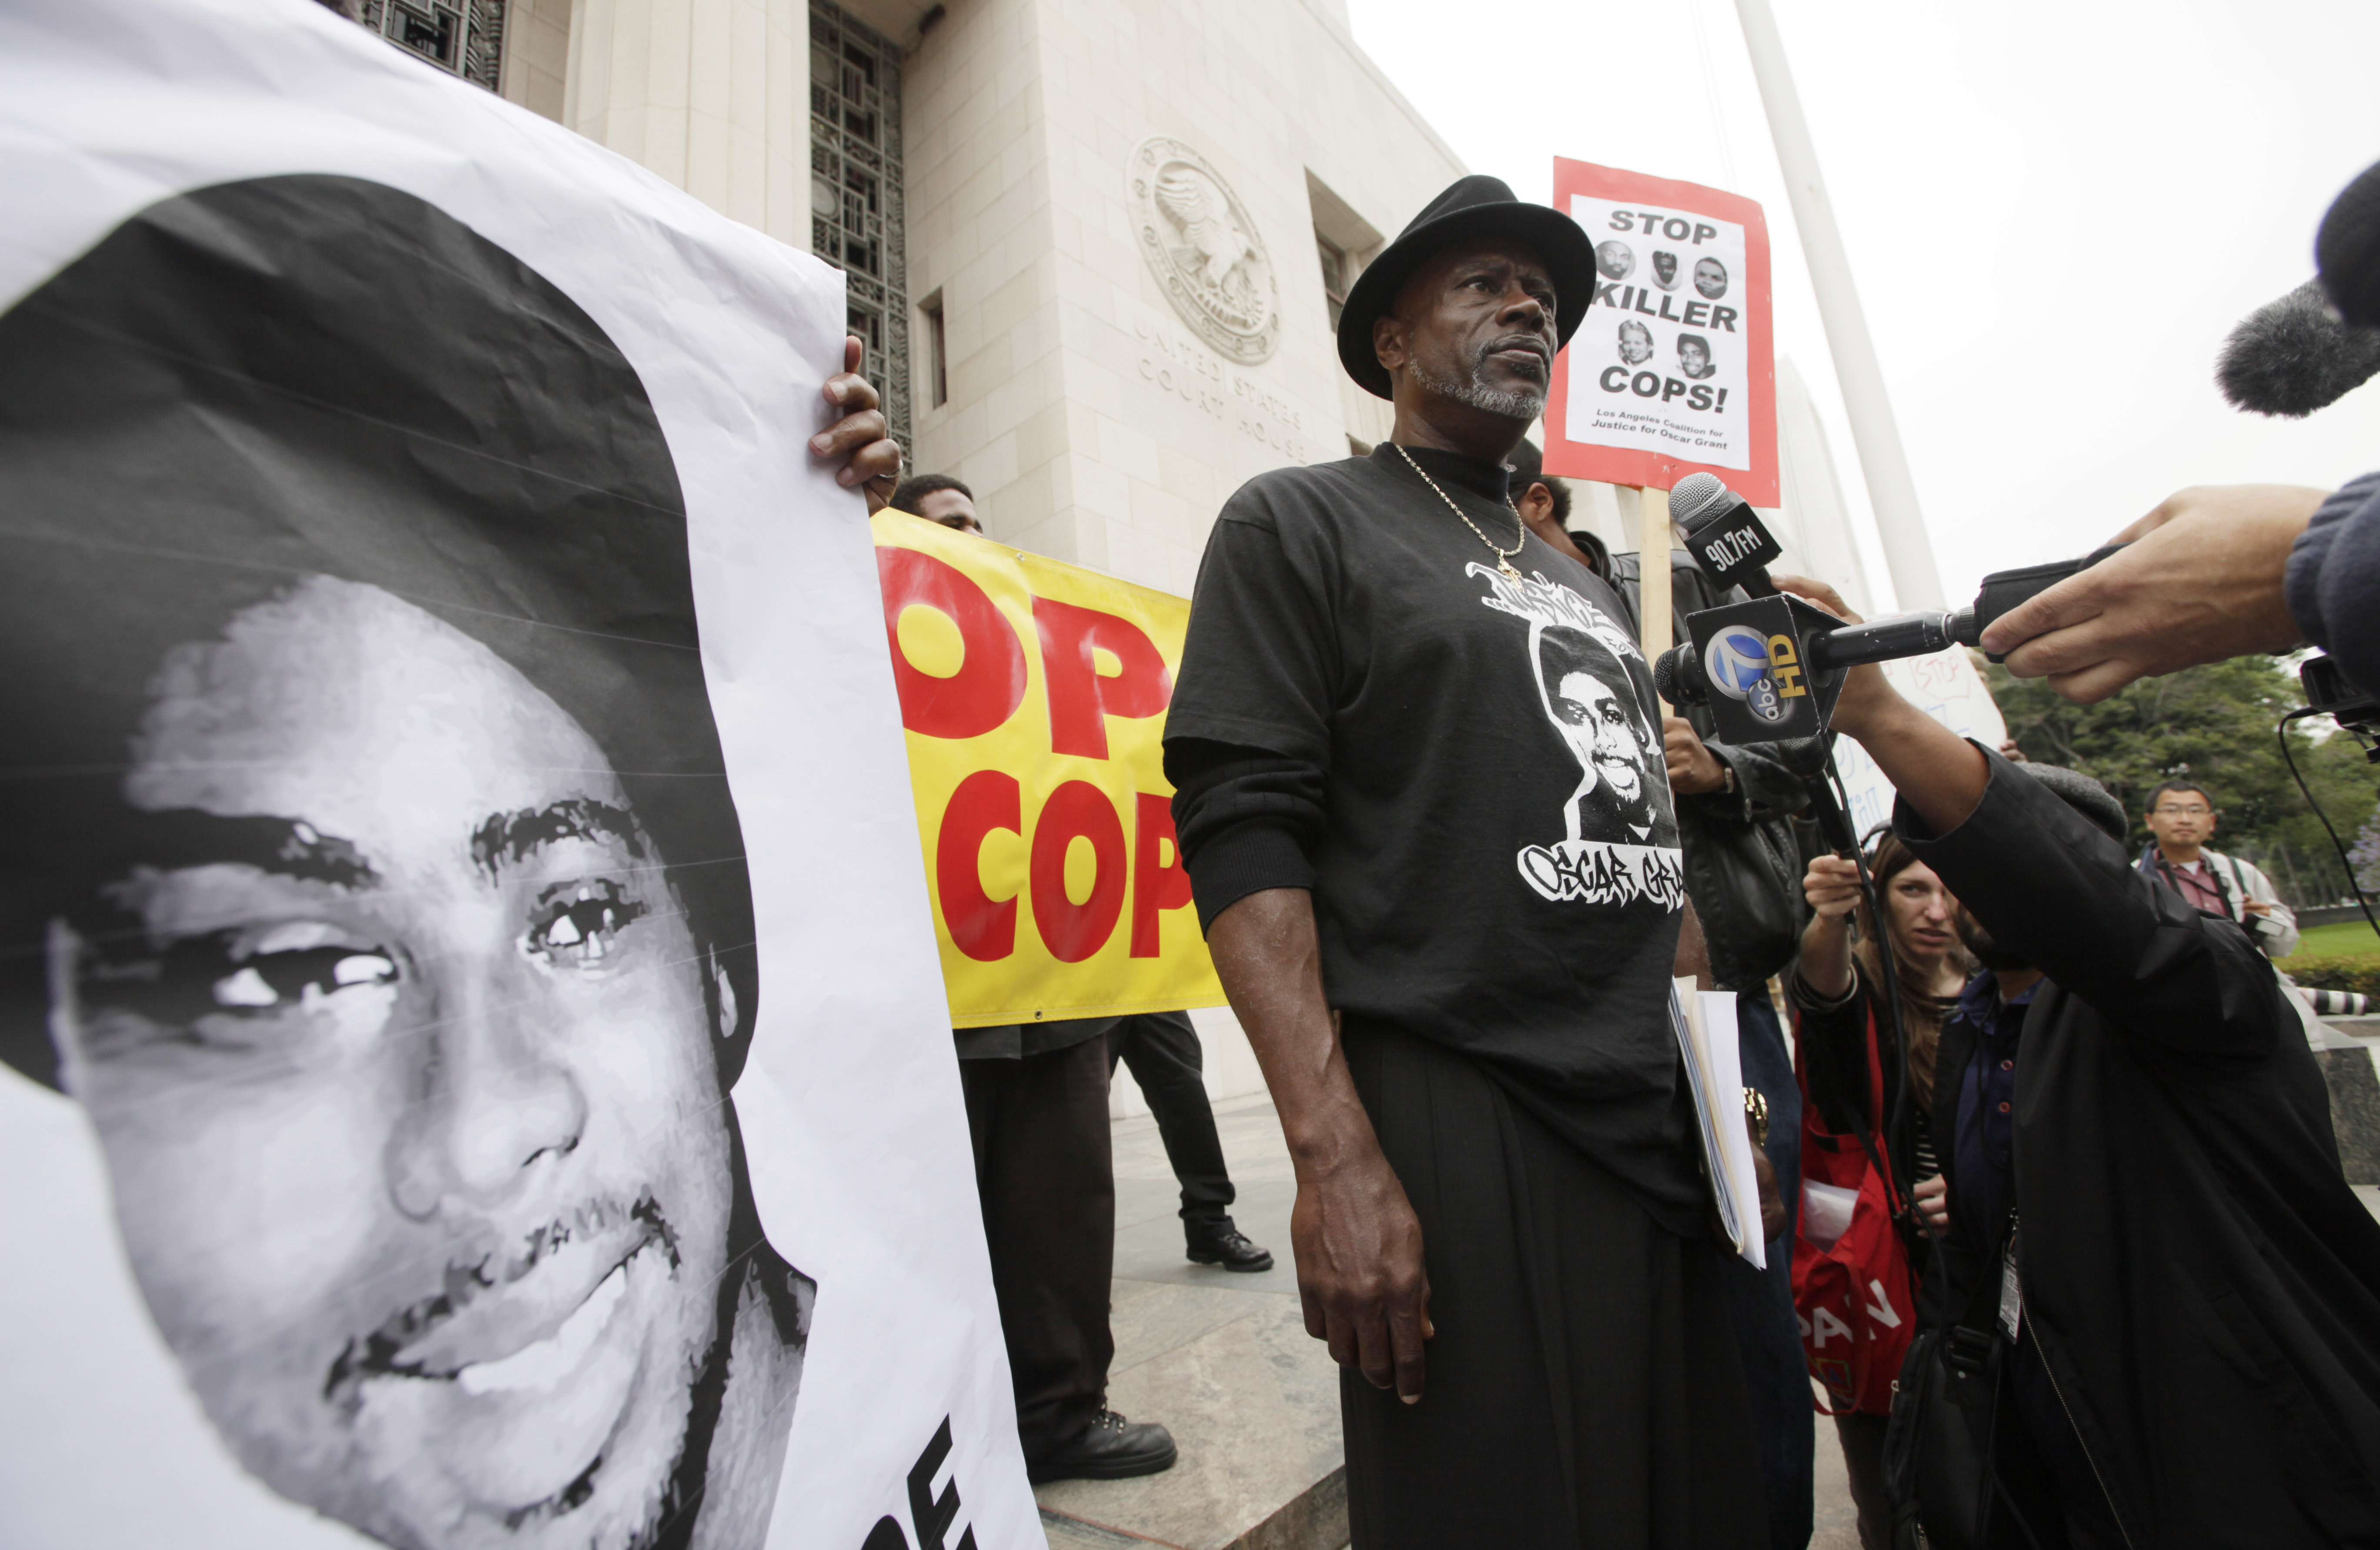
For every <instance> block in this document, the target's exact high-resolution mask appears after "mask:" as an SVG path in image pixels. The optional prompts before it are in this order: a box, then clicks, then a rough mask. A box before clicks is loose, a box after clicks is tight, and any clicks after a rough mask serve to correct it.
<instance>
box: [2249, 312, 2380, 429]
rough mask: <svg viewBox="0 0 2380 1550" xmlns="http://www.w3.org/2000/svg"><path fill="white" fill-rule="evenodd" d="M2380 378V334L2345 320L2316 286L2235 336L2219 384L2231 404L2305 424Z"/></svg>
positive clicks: (2253, 317)
mask: <svg viewBox="0 0 2380 1550" xmlns="http://www.w3.org/2000/svg"><path fill="white" fill-rule="evenodd" d="M2375 372H2380V328H2358V327H2356V326H2355V325H2354V324H2352V323H2349V322H2344V321H2340V319H2339V317H2338V314H2337V313H2335V312H2334V311H2333V310H2332V309H2331V305H2330V301H2329V298H2328V297H2325V295H2324V294H2323V288H2322V282H2321V281H2319V280H2309V281H2307V282H2306V283H2305V284H2304V285H2300V286H2299V287H2298V288H2297V289H2296V290H2293V291H2291V292H2290V293H2289V295H2287V296H2285V297H2281V298H2280V299H2279V300H2278V301H2269V302H2266V303H2265V305H2264V306H2262V307H2259V308H2257V309H2255V310H2254V311H2253V312H2251V313H2249V314H2248V316H2247V317H2246V318H2245V319H2243V320H2242V321H2240V326H2239V327H2237V328H2235V329H2233V330H2232V331H2231V336H2230V337H2229V338H2228V339H2226V340H2225V341H2224V342H2223V353H2222V354H2221V355H2220V356H2218V357H2216V362H2215V380H2216V383H2217V384H2218V385H2220V386H2221V388H2222V389H2223V396H2224V397H2226V398H2228V399H2229V400H2230V401H2231V404H2232V406H2233V407H2235V408H2240V409H2246V410H2250V411H2252V412H2253V413H2255V414H2260V415H2275V416H2286V417H2287V418H2291V419H2301V418H2304V417H2305V416H2307V415H2310V414H2312V413H2313V412H2314V411H2315V410H2316V409H2319V408H2322V407H2324V406H2325V405H2329V404H2333V403H2336V402H2338V400H2339V399H2341V398H2344V397H2346V396H2347V395H2348V394H2350V393H2352V392H2354V391H2355V390H2356V389H2357V388H2360V387H2362V385H2363V384H2364V383H2365V382H2366V381H2370V380H2371V378H2372V376H2373V375H2374V373H2375Z"/></svg>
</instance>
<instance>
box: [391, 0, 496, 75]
mask: <svg viewBox="0 0 2380 1550" xmlns="http://www.w3.org/2000/svg"><path fill="white" fill-rule="evenodd" d="M360 10H361V13H362V21H363V24H364V25H365V26H366V27H369V28H370V29H371V30H373V31H375V32H377V33H379V34H380V35H381V36H382V37H383V38H386V39H387V40H388V41H389V42H393V43H395V45H396V46H397V47H399V48H401V49H404V50H405V51H406V52H407V53H408V54H419V55H420V56H421V57H422V58H424V59H427V60H429V61H430V62H431V64H432V65H435V66H437V67H439V68H440V69H442V70H452V71H453V72H454V73H455V74H456V75H458V76H461V77H462V78H463V79H465V80H468V81H469V82H470V83H471V84H472V85H474V86H484V87H486V88H487V89H488V90H489V91H495V90H496V78H497V72H498V71H499V70H501V69H502V68H503V67H504V0H363V5H362V6H361V7H360Z"/></svg>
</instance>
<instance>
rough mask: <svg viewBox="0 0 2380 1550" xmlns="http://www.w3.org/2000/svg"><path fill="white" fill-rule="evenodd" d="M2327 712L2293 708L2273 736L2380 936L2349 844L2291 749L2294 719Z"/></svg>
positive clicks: (2349, 890)
mask: <svg viewBox="0 0 2380 1550" xmlns="http://www.w3.org/2000/svg"><path fill="white" fill-rule="evenodd" d="M2325 714H2327V712H2325V711H2321V710H2316V709H2315V708H2313V707H2312V706H2306V707H2303V708H2300V709H2296V710H2292V711H2290V712H2289V714H2288V715H2286V716H2284V717H2282V718H2281V723H2280V725H2279V726H2277V727H2276V728H2274V729H2273V735H2274V736H2275V737H2277V738H2278V739H2280V744H2281V762H2282V763H2283V764H2286V765H2288V766H2289V779H2290V780H2292V781H2296V782H2297V783H2298V790H2299V791H2300V792H2301V793H2304V795H2305V799H2306V805H2307V806H2309V807H2311V808H2313V816H2314V817H2317V818H2320V819H2321V820H2322V831H2323V832H2324V833H2325V834H2327V835H2329V836H2330V848H2331V849H2333V850H2335V851H2337V852H2338V865H2339V866H2342V867H2344V868H2345V869H2346V872H2347V895H2348V897H2349V898H2350V899H2352V900H2354V901H2355V907H2356V908H2357V909H2359V910H2362V912H2363V923H2364V924H2365V925H2367V926H2371V927H2372V931H2373V934H2374V936H2380V920H2374V919H2373V918H2372V904H2371V902H2370V901H2369V900H2367V899H2365V898H2364V897H2363V885H2362V883H2361V882H2358V881H2357V880H2356V877H2355V861H2354V858H2353V857H2351V856H2350V855H2349V854H2347V846H2346V845H2345V844H2344V843H2342V842H2340V840H2339V838H2338V829H2333V828H2332V827H2331V826H2330V815H2329V814H2328V813H2325V812H2324V811H2323V810H2322V804H2321V803H2319V802H2317V801H2315V800H2314V795H2313V787H2312V786H2309V785H2307V784H2306V778H2305V776H2304V775H2302V774H2301V773H2300V772H2299V770H2298V759H2297V755H2296V754H2295V753H2294V752H2292V751H2291V750H2290V748H2289V723H2290V722H2291V721H2301V720H2303V719H2304V718H2306V717H2308V716H2321V715H2325Z"/></svg>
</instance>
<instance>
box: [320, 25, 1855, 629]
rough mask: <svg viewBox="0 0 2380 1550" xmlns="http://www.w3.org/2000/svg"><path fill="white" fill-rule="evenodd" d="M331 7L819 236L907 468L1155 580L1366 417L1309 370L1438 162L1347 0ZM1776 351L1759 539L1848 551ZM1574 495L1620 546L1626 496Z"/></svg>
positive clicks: (1029, 531) (1042, 540) (1628, 541)
mask: <svg viewBox="0 0 2380 1550" xmlns="http://www.w3.org/2000/svg"><path fill="white" fill-rule="evenodd" d="M362 8H363V12H364V19H365V22H366V24H367V25H369V26H371V27H374V28H376V29H378V30H381V31H383V33H384V34H386V35H387V36H388V37H389V38H390V39H391V41H392V42H396V43H398V44H399V45H400V46H405V47H409V48H412V49H413V50H414V51H415V52H417V53H419V54H423V55H424V56H425V57H428V58H430V59H431V60H432V61H434V62H436V63H438V64H440V65H442V66H443V67H446V68H449V69H453V70H455V71H456V72H457V73H459V74H462V75H464V76H466V77H467V78H468V79H473V80H476V81H478V82H479V83H480V84H481V85H483V86H486V87H488V88H489V89H491V90H492V91H501V92H502V93H503V94H504V96H506V97H508V98H511V99H512V100H513V101H515V102H517V103H523V104H524V105H526V106H528V107H529V108H531V109H533V110H535V111H536V112H538V113H541V114H543V115H546V116H547V117H549V118H553V119H555V120H558V121H559V122H561V123H563V124H565V125H567V126H569V127H571V128H573V129H576V130H577V131H578V132H580V133H581V134H584V135H587V136H589V138H591V139H596V140H600V141H601V142H602V143H603V144H605V145H607V146H609V147H611V148H612V149H613V150H615V151H619V152H621V153H622V154H623V155H625V156H628V157H630V158H632V159H633V160H635V161H637V162H639V163H643V164H644V165H645V166H647V167H649V168H650V169H652V170H653V171H654V172H656V173H659V174H660V175H661V176H663V177H666V178H668V179H669V180H670V181H671V182H673V183H675V184H677V185H679V186H681V187H683V188H686V189H687V190H688V191H690V192H692V193H693V194H695V195H697V196H698V197H699V198H700V199H702V200H705V201H706V202H708V203H710V205H712V206H714V207H715V208H717V209H719V210H721V211H722V212H725V213H727V214H729V215H731V216H734V217H735V218H736V219H738V220H741V221H745V222H747V223H748V224H752V225H755V226H758V227H759V228H760V229H761V230H763V231H766V232H768V233H769V234H770V235H771V236H776V237H778V238H780V239H782V240H783V241H785V242H788V243H791V244H793V245H794V246H795V247H798V248H804V249H807V250H808V251H811V252H814V253H817V254H818V255H819V256H820V257H821V258H824V259H827V260H830V261H832V262H833V263H835V264H837V265H838V266H840V267H841V268H842V269H843V270H844V272H845V273H846V274H847V275H848V276H849V277H850V284H851V301H850V307H851V321H852V329H853V331H854V332H855V333H858V334H860V335H861V336H862V337H863V338H864V339H865V340H866V341H867V342H868V361H867V370H868V374H869V376H870V377H871V378H872V379H873V380H874V381H877V382H878V383H879V384H880V386H882V387H883V388H884V390H885V392H886V394H887V397H888V400H889V403H888V407H889V408H890V409H891V412H892V419H893V423H894V426H895V428H896V434H898V435H899V436H900V437H901V439H902V441H903V443H904V444H905V446H906V447H908V448H909V451H910V462H909V466H910V467H911V468H912V469H913V470H915V471H921V472H944V473H953V474H956V475H957V476H958V477H959V478H963V479H965V481H966V482H967V483H968V484H969V485H970V486H972V487H973V488H974V490H975V491H976V493H977V503H978V505H979V506H980V508H981V509H982V511H983V514H984V517H985V521H986V525H987V527H988V529H989V531H990V533H991V534H992V535H993V536H994V537H996V538H999V539H1002V540H1004V541H1006V542H1010V543H1014V544H1015V545H1017V546H1018V547H1020V548H1024V549H1029V550H1033V551H1037V552H1039V553H1042V554H1047V555H1050V556H1053V557H1055V558H1058V559H1062V560H1071V561H1074V562H1075V563H1080V564H1084V565H1088V566H1091V567H1094V568H1096V569H1099V570H1102V571H1106V572H1109V573H1111V574H1113V575H1119V576H1122V577H1124V578H1125V579H1127V580H1132V581H1137V582H1141V583H1144V584H1146V585H1148V586H1152V587H1161V588H1163V589H1165V590H1167V591H1171V592H1176V593H1183V594H1186V593H1187V592H1188V591H1189V590H1190V586H1191V582H1192V579H1193V577H1194V576H1195V575H1196V568H1197V562H1198V555H1199V552H1200V550H1201V549H1202V547H1203V546H1204V544H1205V542H1206V536H1207V529H1208V524H1209V523H1210V522H1211V520H1212V518H1213V515H1214V513H1215V512H1216V510H1217V509H1218V508H1219V507H1220V505H1221V504H1222V503H1223V501H1224V499H1225V498H1226V497H1227V496H1229V495H1230V494H1231V492H1232V491H1233V490H1235V489H1237V488H1238V487H1239V485H1240V484H1241V483H1242V482H1243V481H1244V480H1245V479H1247V478H1249V477H1250V476H1252V475H1254V474H1257V473H1260V472H1262V471H1263V470H1265V469H1267V468H1271V467H1276V466H1280V465H1281V464H1284V463H1293V462H1296V463H1307V462H1315V461H1318V460H1322V459H1327V458H1334V457H1343V456H1346V455H1347V454H1348V453H1349V452H1350V450H1351V449H1353V450H1361V449H1367V448H1368V447H1369V446H1370V445H1371V443H1372V442H1376V441H1378V439H1379V438H1380V437H1381V436H1383V435H1385V434H1386V432H1387V430H1388V425H1389V418H1388V407H1387V406H1386V405H1385V404H1383V403H1381V402H1380V401H1378V400H1377V399H1374V398H1372V397H1371V396H1369V395H1368V394H1365V393H1364V392H1363V391H1362V390H1360V389H1359V388H1357V387H1355V386H1354V383H1352V382H1350V381H1347V379H1346V377H1345V374H1344V373H1343V372H1342V371H1341V370H1340V369H1339V363H1338V355H1337V351H1336V347H1335V345H1334V344H1333V334H1332V329H1333V327H1334V324H1335V321H1336V317H1337V308H1338V300H1337V298H1338V297H1341V296H1343V295H1344V294H1345V291H1346V286H1347V285H1348V283H1349V282H1350V281H1352V280H1353V279H1354V275H1355V274H1356V272H1358V271H1360V269H1361V268H1362V266H1363V264H1364V263H1365V261H1366V260H1367V259H1369V258H1370V257H1371V255H1372V254H1373V253H1375V252H1376V251H1378V248H1379V247H1380V246H1381V244H1382V242H1383V241H1384V240H1385V238H1386V237H1387V236H1393V235H1394V234H1395V233H1396V232H1397V231H1398V230H1399V229H1400V228H1401V227H1403V224H1404V223H1405V222H1406V220H1407V219H1409V218H1410V217H1411V216H1412V214H1413V212H1415V211H1416V210H1418V209H1419V208H1420V207H1421V206H1422V204H1423V203H1424V202H1426V201H1427V200H1428V199H1429V197H1430V196H1431V195H1433V194H1435V193H1436V192H1437V191H1438V190H1439V189H1440V188H1443V187H1445V185H1446V184H1447V183H1449V182H1451V180H1452V179H1454V178H1455V177H1457V176H1461V175H1462V173H1463V171H1464V170H1465V169H1464V168H1463V164H1462V163H1461V162H1460V161H1459V160H1458V159H1457V158H1456V156H1455V154H1454V152H1453V151H1451V150H1450V149H1449V148H1448V147H1447V145H1446V143H1445V141H1443V140H1441V139H1439V137H1438V135H1437V133H1436V132H1435V131H1433V130H1432V129H1431V127H1429V125H1428V124H1427V123H1426V122H1424V121H1423V119H1422V117H1421V116H1420V115H1419V114H1417V113H1416V112H1415V110H1414V108H1413V106H1412V104H1411V103H1407V102H1406V101H1405V100H1404V98H1403V96H1401V95H1400V94H1399V93H1398V91H1397V90H1396V88H1395V87H1393V86H1391V85H1390V83H1389V80H1388V79H1387V78H1386V77H1385V76H1383V75H1382V74H1381V73H1380V71H1379V69H1378V67H1376V66H1374V65H1373V64H1372V62H1371V61H1370V60H1369V59H1368V58H1366V56H1365V54H1364V53H1363V51H1362V50H1361V49H1360V48H1358V47H1357V46H1356V44H1355V41H1354V36H1353V34H1352V32H1351V31H1350V30H1349V25H1348V18H1347V13H1346V9H1345V6H1344V0H945V3H943V4H928V5H919V4H917V3H916V0H850V3H849V4H847V5H844V6H836V5H832V4H828V3H827V0H364V4H363V7H362ZM1578 152H1579V153H1581V154H1591V148H1585V147H1582V148H1578ZM1522 192H1523V194H1524V196H1526V195H1528V194H1530V193H1531V192H1533V191H1532V190H1527V189H1524V190H1522ZM1783 375H1786V377H1787V380H1786V381H1784V382H1782V383H1781V384H1780V385H1781V386H1782V389H1783V391H1782V393H1781V394H1780V403H1781V405H1782V406H1783V408H1784V410H1785V414H1784V418H1785V420H1786V425H1785V427H1784V430H1785V434H1784V436H1783V438H1782V440H1783V442H1784V443H1785V445H1784V452H1785V461H1786V463H1787V466H1788V470H1787V478H1788V483H1789V494H1788V497H1787V502H1786V504H1787V506H1788V508H1789V518H1788V520H1787V522H1786V523H1785V527H1786V528H1787V530H1788V531H1787V534H1786V535H1785V536H1787V537H1788V538H1789V540H1790V539H1793V538H1798V537H1801V536H1802V534H1801V532H1800V529H1802V528H1803V527H1805V526H1808V525H1812V524H1809V523H1808V521H1807V519H1810V518H1814V517H1815V518H1817V519H1818V520H1817V521H1816V522H1815V527H1819V528H1822V529H1824V531H1822V532H1812V533H1810V534H1809V535H1808V538H1809V539H1811V540H1815V541H1810V542H1807V543H1806V544H1796V545H1795V546H1794V547H1796V548H1806V550H1807V551H1808V552H1807V555H1806V558H1807V561H1808V563H1811V564H1814V565H1818V566H1820V567H1821V571H1820V574H1826V575H1843V576H1850V577H1852V578H1853V579H1854V582H1856V577H1857V568H1856V567H1857V558H1856V555H1855V554H1853V553H1852V550H1851V545H1850V541H1849V538H1848V534H1847V532H1845V531H1842V530H1841V529H1842V524H1841V515H1840V513H1841V507H1840V499H1839V498H1837V497H1836V496H1835V493H1834V488H1833V475H1832V471H1831V469H1830V468H1828V466H1826V463H1825V448H1824V442H1823V438H1822V437H1820V436H1819V435H1818V432H1817V428H1816V425H1815V419H1813V418H1810V417H1809V414H1808V410H1807V399H1806V395H1805V394H1799V393H1798V391H1797V390H1798V383H1797V382H1796V381H1792V380H1791V377H1790V373H1786V374H1783ZM1797 417H1798V418H1797ZM1797 476H1798V477H1797ZM1583 494H1584V496H1585V499H1584V501H1583V507H1584V509H1585V512H1586V513H1587V515H1588V516H1589V519H1590V520H1592V521H1594V523H1595V525H1596V526H1597V527H1598V528H1601V529H1603V530H1604V532H1605V536H1606V537H1607V539H1610V540H1612V542H1613V547H1614V548H1617V549H1633V548H1635V547H1636V543H1635V539H1634V525H1633V522H1629V521H1627V520H1626V519H1627V516H1628V515H1629V514H1630V510H1631V509H1632V508H1633V501H1632V500H1631V498H1630V494H1629V492H1626V491H1618V492H1614V491H1610V490H1604V489H1589V490H1585V491H1583ZM1797 497H1806V498H1800V499H1797ZM1792 518H1803V519H1804V520H1803V521H1795V520H1792ZM1854 589H1856V587H1854ZM1855 600H1857V599H1855Z"/></svg>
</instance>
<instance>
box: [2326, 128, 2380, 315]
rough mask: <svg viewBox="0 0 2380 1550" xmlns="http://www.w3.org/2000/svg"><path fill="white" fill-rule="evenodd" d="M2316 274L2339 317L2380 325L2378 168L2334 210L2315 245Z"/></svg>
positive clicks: (2355, 185)
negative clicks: (2319, 276)
mask: <svg viewBox="0 0 2380 1550" xmlns="http://www.w3.org/2000/svg"><path fill="white" fill-rule="evenodd" d="M2313 256H2314V269H2315V272H2318V273H2319V274H2321V276H2322V284H2323V287H2324V288H2325V290H2327V291H2329V292H2330V299H2331V300H2332V302H2334V303H2335V304H2337V306H2338V311H2339V315H2340V316H2341V317H2343V318H2345V319H2346V320H2347V321H2349V322H2350V323H2361V324H2362V325H2364V326H2365V327H2372V326H2374V325H2380V165H2375V166H2370V167H2366V168H2364V169H2363V172H2362V175H2361V176H2358V177H2357V178H2356V180H2355V181H2354V182H2352V183H2350V184H2349V185H2348V186H2347V188H2346V190H2345V191H2344V192H2342V193H2341V194H2340V195H2339V196H2338V198H2337V199H2336V200H2332V201H2331V204H2330V212H2329V213H2328V214H2326V215H2325V216H2324V217H2323V218H2322V229H2321V230H2320V231H2319V232H2317V233H2316V234H2315V236H2314V239H2313Z"/></svg>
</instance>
